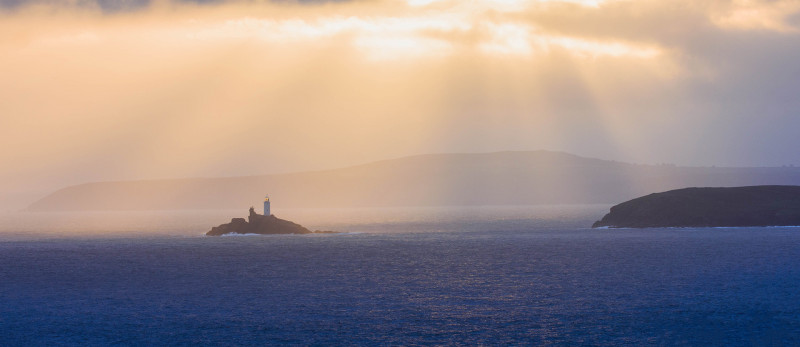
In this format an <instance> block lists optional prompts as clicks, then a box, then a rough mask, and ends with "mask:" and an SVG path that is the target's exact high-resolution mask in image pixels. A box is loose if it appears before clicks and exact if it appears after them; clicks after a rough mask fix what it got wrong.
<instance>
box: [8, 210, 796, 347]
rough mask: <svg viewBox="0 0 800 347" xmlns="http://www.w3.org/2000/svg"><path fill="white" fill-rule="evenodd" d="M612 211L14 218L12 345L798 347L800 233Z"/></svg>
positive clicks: (93, 214) (46, 215) (10, 228)
mask: <svg viewBox="0 0 800 347" xmlns="http://www.w3.org/2000/svg"><path fill="white" fill-rule="evenodd" d="M609 207H610V206H608V205H582V206H502V207H408V208H364V209H285V210H280V209H277V210H274V211H273V213H275V214H276V215H277V216H278V217H280V218H284V219H289V220H292V221H295V222H297V223H300V224H303V225H304V226H306V227H309V228H310V229H320V230H335V231H339V232H341V233H339V234H313V235H247V236H223V237H207V236H204V233H205V232H206V231H208V230H209V229H211V227H212V226H216V225H218V224H222V223H226V222H228V221H229V220H230V218H233V217H244V216H245V215H246V213H247V211H245V210H243V211H173V212H124V213H123V212H103V213H100V212H91V213H89V212H86V213H25V212H13V213H2V214H0V346H142V345H169V346H188V345H192V346H198V345H203V346H205V345H212V346H275V345H290V346H352V345H355V346H374V345H381V346H383V345H402V346H419V345H492V346H495V345H550V346H791V345H800V227H782V228H676V229H670V228H665V229H591V228H589V226H591V224H592V222H594V221H595V220H597V219H599V218H600V217H602V216H603V214H605V213H606V212H607V211H608V208H609Z"/></svg>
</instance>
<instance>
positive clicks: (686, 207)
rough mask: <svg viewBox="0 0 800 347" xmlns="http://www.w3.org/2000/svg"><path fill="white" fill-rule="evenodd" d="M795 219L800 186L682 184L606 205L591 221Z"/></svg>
mask: <svg viewBox="0 0 800 347" xmlns="http://www.w3.org/2000/svg"><path fill="white" fill-rule="evenodd" d="M795 225H800V186H750V187H733V188H684V189H677V190H671V191H667V192H663V193H655V194H650V195H647V196H643V197H640V198H636V199H633V200H630V201H626V202H623V203H621V204H619V205H616V206H614V207H612V208H611V212H610V213H608V214H607V215H605V216H604V217H603V219H601V220H599V221H597V222H595V223H594V225H592V227H593V228H597V227H612V228H658V227H747V226H795Z"/></svg>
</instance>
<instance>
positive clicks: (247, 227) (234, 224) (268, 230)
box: [206, 207, 335, 236]
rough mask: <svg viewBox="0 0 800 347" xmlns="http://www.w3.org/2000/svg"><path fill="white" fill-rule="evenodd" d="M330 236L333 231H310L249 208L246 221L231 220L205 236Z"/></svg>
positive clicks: (242, 219) (241, 219)
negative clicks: (321, 234)
mask: <svg viewBox="0 0 800 347" xmlns="http://www.w3.org/2000/svg"><path fill="white" fill-rule="evenodd" d="M314 233H324V234H331V233H335V232H334V231H320V230H317V231H311V230H308V229H306V228H305V227H303V226H302V225H300V224H297V223H294V222H291V221H288V220H285V219H280V218H278V217H275V216H274V215H271V214H270V215H267V216H265V215H260V214H257V213H256V212H255V210H254V209H253V208H252V207H251V208H250V215H249V216H248V217H247V220H245V219H244V218H233V219H231V222H230V223H227V224H222V225H220V226H216V227H213V228H211V231H209V232H207V233H206V236H222V235H225V234H262V235H271V234H314Z"/></svg>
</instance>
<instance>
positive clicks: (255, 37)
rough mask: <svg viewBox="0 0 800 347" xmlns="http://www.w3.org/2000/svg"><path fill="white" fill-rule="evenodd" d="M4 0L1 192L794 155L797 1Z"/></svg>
mask: <svg viewBox="0 0 800 347" xmlns="http://www.w3.org/2000/svg"><path fill="white" fill-rule="evenodd" d="M3 4H4V5H3V6H5V7H6V8H9V10H7V11H5V12H3V13H2V14H0V75H2V76H4V78H3V80H2V81H0V95H3V96H4V100H3V102H2V103H0V115H2V117H0V139H2V140H0V141H2V146H0V160H1V161H3V162H12V163H15V165H13V167H10V168H7V169H4V170H3V171H2V172H0V181H4V182H13V184H12V183H6V184H5V187H3V186H0V190H9V189H12V188H11V186H13V187H14V189H21V190H25V189H28V190H30V189H34V188H32V187H44V188H41V189H45V190H46V189H51V188H57V187H58V186H60V185H64V184H70V183H78V182H82V181H89V180H107V179H135V178H149V177H185V176H213V175H239V174H255V173H264V172H274V171H291V170H301V169H322V168H327V167H336V166H343V165H349V164H356V163H359V162H365V161H370V160H376V159H382V158H387V157H397V156H402V155H409V154H416V153H430V152H453V151H460V152H465V151H493V150H525V149H540V148H543V149H555V150H565V151H570V152H575V153H578V154H583V155H589V156H598V157H604V158H612V159H619V160H626V161H633V162H677V163H679V164H708V165H764V164H784V163H786V164H788V163H800V155H798V154H797V153H796V151H794V150H793V149H794V148H796V145H797V143H796V140H795V137H796V135H795V133H794V129H797V128H798V126H800V119H799V118H798V115H797V110H798V109H800V104H798V102H799V101H797V100H796V97H795V96H794V95H795V94H796V91H797V90H800V78H797V76H800V68H799V67H798V64H796V61H798V60H800V40H798V35H800V33H798V31H797V24H798V23H797V22H798V21H797V18H798V16H799V15H798V13H800V8H798V6H797V5H796V2H794V1H716V0H707V1H688V0H675V1H655V0H641V1H623V0H608V1H516V0H513V1H512V0H507V1H488V0H479V1H470V2H464V1H450V0H438V1H419V0H410V1H400V0H374V1H367V0H364V1H341V2H266V3H254V2H215V3H191V2H159V1H154V2H114V3H111V2H109V3H100V2H81V1H77V2H68V3H66V2H65V3H49V2H48V3H45V2H36V1H34V2H25V3H22V2H20V3H12V2H8V1H7V0H6V2H4V3H3ZM115 6H116V7H115ZM109 8H111V9H112V10H109ZM114 8H116V9H117V10H113V9H114Z"/></svg>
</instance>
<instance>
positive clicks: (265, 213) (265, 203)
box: [264, 195, 272, 216]
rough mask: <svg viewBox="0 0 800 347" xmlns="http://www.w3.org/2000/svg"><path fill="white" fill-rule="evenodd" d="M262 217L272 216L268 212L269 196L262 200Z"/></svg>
mask: <svg viewBox="0 0 800 347" xmlns="http://www.w3.org/2000/svg"><path fill="white" fill-rule="evenodd" d="M264 215H265V216H271V215H272V213H270V212H269V195H267V197H266V198H264Z"/></svg>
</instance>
